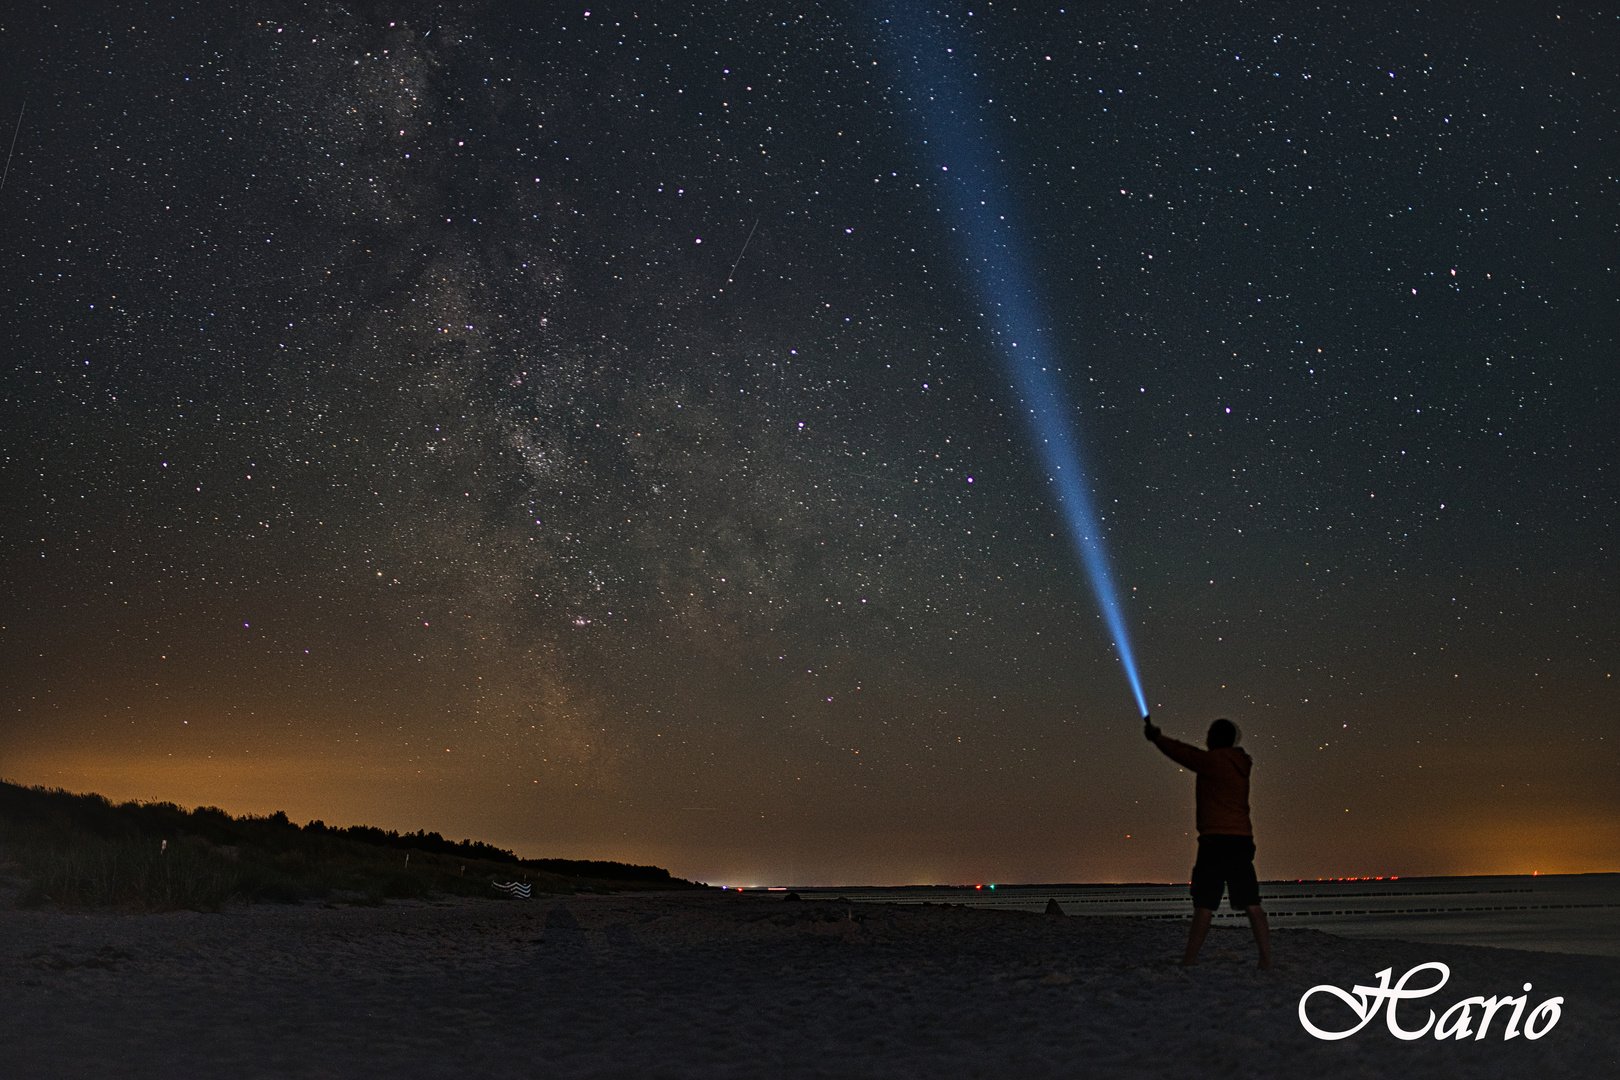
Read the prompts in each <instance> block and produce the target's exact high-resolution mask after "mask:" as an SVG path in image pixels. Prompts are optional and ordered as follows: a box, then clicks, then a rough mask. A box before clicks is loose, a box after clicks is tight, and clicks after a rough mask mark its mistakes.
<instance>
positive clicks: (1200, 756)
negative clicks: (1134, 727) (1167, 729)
mask: <svg viewBox="0 0 1620 1080" xmlns="http://www.w3.org/2000/svg"><path fill="white" fill-rule="evenodd" d="M1142 734H1143V735H1145V736H1146V737H1147V740H1148V742H1150V743H1152V744H1153V745H1154V746H1157V747H1158V748H1159V751H1160V752H1161V753H1162V754H1164V756H1165V757H1167V758H1169V759H1170V760H1171V761H1174V762H1175V763H1176V764H1177V765H1181V766H1184V767H1186V768H1188V769H1191V770H1192V771H1193V772H1199V771H1201V770H1202V769H1203V767H1204V766H1205V764H1206V763H1207V762H1208V759H1209V752H1208V751H1207V750H1200V749H1198V747H1196V746H1188V745H1187V744H1186V743H1184V742H1182V741H1180V740H1179V739H1172V738H1171V737H1170V736H1168V735H1166V734H1165V733H1164V732H1163V731H1161V730H1159V727H1158V726H1157V725H1156V724H1154V723H1153V718H1152V717H1150V716H1144V717H1142Z"/></svg>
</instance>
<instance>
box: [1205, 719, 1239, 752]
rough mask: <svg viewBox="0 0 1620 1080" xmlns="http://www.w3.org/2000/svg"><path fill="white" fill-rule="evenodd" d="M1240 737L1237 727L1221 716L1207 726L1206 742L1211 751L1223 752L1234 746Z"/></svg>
mask: <svg viewBox="0 0 1620 1080" xmlns="http://www.w3.org/2000/svg"><path fill="white" fill-rule="evenodd" d="M1242 737H1243V734H1242V732H1240V731H1238V726H1237V725H1236V724H1234V723H1232V721H1230V720H1228V719H1226V717H1224V716H1223V717H1221V718H1220V719H1219V720H1217V721H1215V722H1214V723H1213V724H1211V725H1209V736H1208V739H1207V741H1208V743H1209V748H1210V749H1211V750H1225V749H1226V748H1227V747H1229V746H1236V745H1237V741H1238V739H1240V738H1242Z"/></svg>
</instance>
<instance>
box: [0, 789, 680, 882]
mask: <svg viewBox="0 0 1620 1080" xmlns="http://www.w3.org/2000/svg"><path fill="white" fill-rule="evenodd" d="M0 816H3V817H6V818H9V819H10V820H11V821H13V822H14V823H16V824H32V825H37V826H43V827H47V828H57V829H61V830H66V829H80V830H84V831H86V832H89V833H92V834H94V835H96V836H98V837H101V838H102V839H105V840H129V839H135V838H137V837H141V836H150V837H154V838H163V839H169V840H184V839H190V840H202V841H205V842H206V843H208V844H210V845H213V846H216V847H221V848H238V847H253V848H260V849H264V850H266V851H269V852H272V853H287V852H293V851H302V852H306V853H310V854H316V853H319V852H323V851H325V850H327V849H328V848H330V843H328V842H329V841H347V842H349V843H354V844H364V845H369V846H370V847H374V848H394V849H397V850H400V851H421V852H426V853H430V854H433V855H443V856H449V857H451V858H457V859H467V860H473V861H479V862H484V863H500V864H507V865H510V866H516V867H522V868H525V869H533V870H538V871H541V872H543V873H547V874H555V875H558V876H560V877H571V878H588V879H591V880H596V881H624V882H637V883H642V884H644V885H647V884H655V883H668V884H671V885H685V884H688V883H687V882H685V881H684V880H683V879H681V878H674V877H671V876H670V873H669V871H668V870H665V869H663V868H662V867H658V866H634V865H631V864H628V863H619V862H607V861H602V860H596V859H521V858H519V857H518V856H517V855H515V854H513V853H512V852H510V851H508V850H506V849H505V848H498V847H495V846H494V845H493V844H486V843H484V842H483V841H481V840H446V839H445V838H444V837H443V836H441V835H440V834H439V833H437V832H427V831H423V830H419V831H417V832H414V833H401V832H397V831H395V830H393V829H386V830H385V829H379V828H376V827H375V826H371V825H350V826H348V827H347V828H338V827H334V826H331V825H327V824H326V823H325V822H323V821H318V820H317V821H311V822H310V823H309V824H307V825H302V826H301V825H298V824H297V823H295V822H293V821H292V820H291V819H289V818H288V817H287V815H286V813H285V812H284V811H281V810H277V811H276V812H275V813H273V814H268V815H264V816H260V815H255V814H244V815H242V816H240V817H236V816H233V815H231V814H230V813H228V812H226V811H224V810H221V809H219V808H218V807H217V806H199V807H197V808H196V809H194V810H186V809H185V808H183V807H180V806H177V805H175V804H174V803H169V802H147V803H138V802H126V803H118V804H114V803H113V802H111V801H110V800H109V799H107V798H106V797H104V796H101V795H77V794H74V793H72V792H69V791H63V790H61V789H60V788H53V789H47V788H43V787H23V786H20V785H17V784H10V783H6V782H5V781H0Z"/></svg>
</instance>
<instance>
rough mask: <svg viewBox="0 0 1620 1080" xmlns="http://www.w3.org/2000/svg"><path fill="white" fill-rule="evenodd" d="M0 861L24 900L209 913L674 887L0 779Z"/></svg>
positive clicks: (386, 833)
mask: <svg viewBox="0 0 1620 1080" xmlns="http://www.w3.org/2000/svg"><path fill="white" fill-rule="evenodd" d="M0 858H3V859H9V860H12V861H15V862H16V863H17V864H18V865H20V866H21V868H22V869H23V871H24V874H25V876H26V877H28V878H29V879H30V883H29V885H28V887H27V888H26V890H25V891H24V892H23V895H22V897H21V899H20V902H21V903H24V904H42V903H62V904H71V905H85V906H94V907H109V906H112V907H129V908H147V909H172V908H195V909H202V910H207V909H217V908H219V907H220V905H222V904H224V903H227V902H230V901H245V902H254V901H281V902H288V903H296V902H300V901H304V900H310V899H333V898H336V899H342V900H343V901H344V902H348V903H359V902H365V903H381V902H382V901H383V900H385V899H406V898H420V897H426V896H431V895H434V894H451V895H464V896H494V895H499V894H497V893H495V891H494V890H493V889H492V888H491V882H493V881H496V880H500V881H509V880H512V879H513V878H515V877H520V878H521V879H522V880H525V881H527V882H529V883H530V885H531V886H532V887H533V888H534V889H535V890H537V891H539V892H550V893H566V892H573V891H575V890H576V889H592V890H596V891H603V890H604V889H606V888H609V887H617V888H627V887H628V888H660V887H661V888H681V887H691V883H690V882H687V881H683V880H681V879H680V878H672V877H671V876H670V874H669V871H667V870H664V869H662V868H660V867H656V866H631V865H627V864H625V863H615V862H603V861H595V860H583V861H582V860H570V859H520V858H518V857H517V856H516V855H515V854H513V853H512V852H510V851H507V850H504V849H502V848H497V847H495V846H494V845H492V844H486V843H483V842H481V841H476V840H459V841H451V840H446V839H445V838H444V837H443V836H441V835H440V834H438V833H437V832H425V831H418V832H415V833H399V832H396V831H394V830H391V829H390V830H383V829H378V828H375V827H373V826H369V825H353V826H349V827H347V828H333V827H332V826H329V825H327V824H326V823H324V822H322V821H312V822H310V823H309V824H308V825H304V826H302V827H300V826H299V825H297V824H294V823H293V822H292V821H291V820H289V819H288V817H287V815H286V814H285V813H283V812H282V811H279V810H278V811H276V812H275V813H273V814H269V815H266V816H256V815H252V814H249V815H244V816H242V817H233V816H232V815H231V814H229V813H227V812H226V811H224V810H221V809H219V808H218V807H214V806H202V807H197V808H196V809H194V810H189V811H188V810H185V809H182V808H181V807H179V806H176V805H175V804H173V803H167V802H156V803H136V802H127V803H122V804H118V805H114V804H113V803H112V802H110V801H109V800H107V799H106V798H103V797H102V796H100V795H75V794H73V793H71V792H67V791H62V790H61V789H46V788H42V787H22V786H19V785H16V784H9V783H5V782H3V781H0Z"/></svg>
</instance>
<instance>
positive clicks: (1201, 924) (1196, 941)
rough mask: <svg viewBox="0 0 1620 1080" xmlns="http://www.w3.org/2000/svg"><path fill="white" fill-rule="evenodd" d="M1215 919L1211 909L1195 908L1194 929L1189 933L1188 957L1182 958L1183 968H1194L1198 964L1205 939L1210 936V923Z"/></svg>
mask: <svg viewBox="0 0 1620 1080" xmlns="http://www.w3.org/2000/svg"><path fill="white" fill-rule="evenodd" d="M1214 917H1215V912H1214V911H1213V910H1212V909H1210V908H1203V907H1195V908H1193V921H1192V929H1191V930H1189V931H1187V955H1186V956H1184V957H1182V958H1181V966H1182V967H1192V966H1194V965H1195V964H1197V963H1198V950H1199V949H1202V948H1203V947H1204V938H1206V937H1208V936H1209V921H1210V920H1211V919H1213V918H1214Z"/></svg>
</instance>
